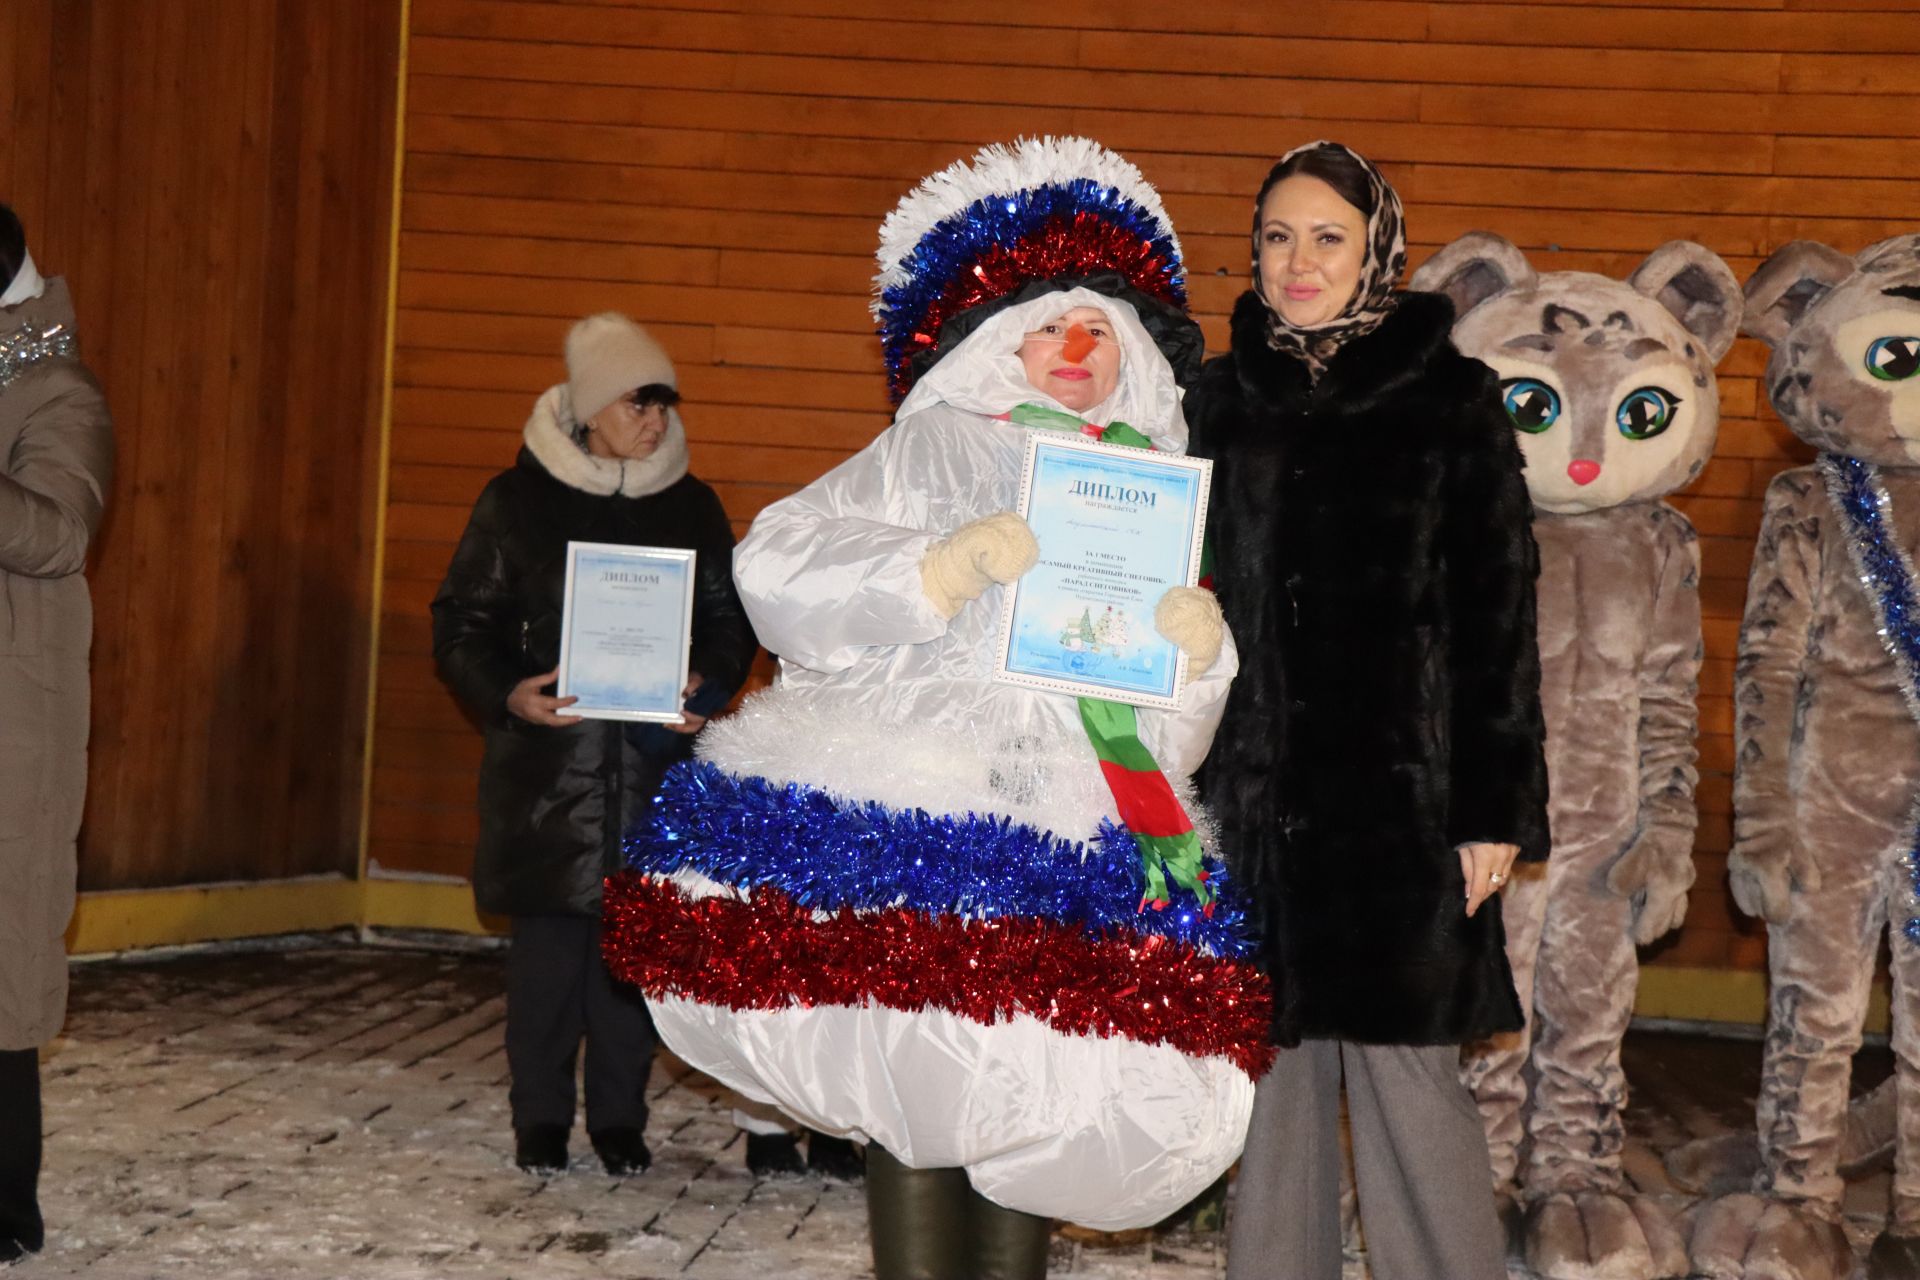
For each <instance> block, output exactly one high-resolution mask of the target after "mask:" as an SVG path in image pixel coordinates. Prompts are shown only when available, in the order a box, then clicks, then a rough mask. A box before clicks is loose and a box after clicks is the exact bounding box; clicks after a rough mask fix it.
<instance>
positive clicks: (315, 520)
mask: <svg viewBox="0 0 1920 1280" xmlns="http://www.w3.org/2000/svg"><path fill="white" fill-rule="evenodd" d="M399 26H400V21H399V6H398V4H397V3H396V0H328V3H324V4H321V3H279V4H264V3H259V2H258V0H164V2H156V0H5V2H4V3H0V116H4V118H5V119H6V120H7V122H8V125H7V127H6V128H4V129H0V198H4V199H6V200H7V201H9V202H10V203H12V204H13V205H14V206H15V207H16V208H17V209H18V211H19V213H20V215H21V217H22V219H23V220H24V222H25V223H26V226H27V230H28V235H29V243H30V245H31V247H32V249H33V252H34V255H35V257H36V258H37V259H38V261H39V262H40V264H41V266H42V267H43V268H44V269H45V271H46V272H47V273H48V274H56V273H58V274H64V275H66V276H67V277H68V280H69V282H70V284H71V285H72V288H73V292H74V298H75V303H76V307H77V310H78V313H79V328H80V334H81V342H82V348H83V352H84V354H85V355H86V358H87V360H88V362H89V363H90V364H91V365H92V366H93V368H94V369H95V371H96V372H97V373H98V374H99V376H100V378H101V380H102V381H103V382H104V384H105V386H106V389H107V395H108V398H109V401H110V403H111V405H112V408H113V413H114V417H115V420H116V424H117V430H118V443H119V468H118V472H117V474H116V476H115V478H114V486H113V491H112V495H111V505H110V509H109V515H108V520H107V524H106V527H105V530H104V532H103V535H102V537H101V539H100V541H99V542H98V544H97V545H96V554H95V558H94V568H93V572H92V582H93V599H94V605H95V612H96V640H95V647H94V659H93V672H94V694H95V697H94V716H93V754H92V769H91V779H90V789H89V795H88V803H87V811H86V826H85V830H84V834H83V847H82V858H81V877H82V884H83V887H85V888H90V889H101V888H124V887H133V886H145V885H162V884H178V883H184V882H193V881H207V880H221V879H229V878H237V879H257V878H268V877H275V876H287V875H296V874H302V873H308V872H321V871H345V872H349V873H351V872H352V871H353V870H354V868H355V866H356V860H357V853H358V849H357V844H358V834H359V808H360V796H361V774H362V761H363V757H364V740H365V714H366V689H367V684H368V675H367V666H368V662H367V659H368V657H369V653H370V642H371V609H370V606H369V603H368V602H369V598H370V595H371V585H372V583H371V578H372V556H371V550H372V537H371V530H372V524H373V518H374V516H375V514H376V504H375V502H374V494H375V493H376V491H377V488H376V484H377V479H378V465H377V453H376V452H375V446H376V445H377V442H378V430H377V424H378V412H379V404H380V394H381V389H382V380H381V362H382V357H383V355H384V329H383V325H384V319H385V300H386V283H387V277H386V268H387V262H388V244H389V239H390V237H389V218H388V210H389V207H390V203H391V193H392V188H393V178H392V152H393V142H392V138H393V124H394V120H393V112H394V94H395V89H396V86H397V75H398V71H397V68H398V53H399V45H400V39H399V37H400V30H399ZM0 713H3V712H0Z"/></svg>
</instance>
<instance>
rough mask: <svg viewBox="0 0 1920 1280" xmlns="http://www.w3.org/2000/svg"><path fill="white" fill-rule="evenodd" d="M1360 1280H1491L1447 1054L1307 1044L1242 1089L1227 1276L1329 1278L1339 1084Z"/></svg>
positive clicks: (1483, 1168) (1498, 1268)
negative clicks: (1243, 1134)
mask: <svg viewBox="0 0 1920 1280" xmlns="http://www.w3.org/2000/svg"><path fill="white" fill-rule="evenodd" d="M1343 1066H1344V1067H1345V1072H1346V1083H1347V1117H1348V1121H1349V1124H1350V1126H1351V1128H1352V1131H1353V1165H1354V1183H1355V1187H1356V1189H1357V1190H1358V1192H1359V1195H1360V1221H1361V1227H1362V1229H1363V1230H1364V1231H1365V1233H1366V1240H1367V1263H1368V1266H1369V1269H1370V1270H1371V1272H1372V1274H1373V1280H1505V1276H1506V1274H1507V1269H1506V1260H1505V1248H1504V1244H1503V1241H1502V1239H1501V1229H1500V1225H1499V1221H1498V1219H1497V1217H1496V1215H1495V1211H1494V1204H1493V1189H1492V1188H1493V1175H1492V1166H1491V1164H1490V1163H1489V1161H1488V1158H1487V1136H1486V1131H1485V1130H1484V1129H1483V1128H1482V1127H1481V1123H1480V1112H1479V1111H1478V1109H1476V1108H1475V1106H1474V1104H1473V1097H1472V1095H1471V1094H1469V1093H1468V1092H1467V1089H1466V1086H1465V1085H1464V1084H1462V1083H1461V1081H1460V1049H1459V1047H1458V1046H1457V1045H1431V1046H1407V1045H1370V1044H1352V1043H1348V1042H1345V1041H1337V1040H1309V1041H1307V1042H1306V1043H1304V1044H1302V1045H1301V1046H1300V1047H1299V1048H1297V1049H1282V1050H1281V1051H1280V1055H1279V1057H1277V1058H1275V1059H1274V1063H1273V1069H1272V1070H1271V1071H1269V1072H1268V1073H1267V1074H1266V1076H1265V1077H1264V1078H1263V1079H1262V1080H1261V1081H1260V1083H1259V1085H1258V1086H1257V1087H1256V1088H1255V1090H1254V1098H1253V1120H1252V1123H1251V1125H1250V1126H1249V1127H1248V1130H1247V1150H1246V1154H1245V1155H1243V1156H1242V1157H1241V1158H1240V1178H1239V1189H1238V1191H1237V1192H1236V1194H1235V1197H1234V1212H1233V1222H1232V1225H1231V1228H1230V1234H1229V1236H1228V1240H1227V1280H1340V1166H1341V1155H1340V1077H1341V1068H1342V1067H1343Z"/></svg>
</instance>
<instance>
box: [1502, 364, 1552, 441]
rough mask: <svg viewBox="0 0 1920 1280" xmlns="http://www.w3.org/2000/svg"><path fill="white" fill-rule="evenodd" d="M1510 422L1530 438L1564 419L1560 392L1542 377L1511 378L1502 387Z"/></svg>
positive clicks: (1503, 399)
mask: <svg viewBox="0 0 1920 1280" xmlns="http://www.w3.org/2000/svg"><path fill="white" fill-rule="evenodd" d="M1500 391H1501V396H1502V401H1503V403H1505V405H1506V407H1507V419H1508V421H1510V422H1512V423H1513V425H1514V426H1515V427H1516V428H1517V429H1519V430H1521V431H1525V432H1527V433H1528V434H1530V435H1539V434H1540V433H1541V432H1542V431H1545V430H1546V429H1547V428H1548V427H1551V426H1552V425H1553V424H1554V423H1556V422H1558V421H1559V420H1560V393H1559V392H1557V391H1555V390H1554V389H1553V388H1552V387H1550V386H1548V385H1547V384H1546V383H1544V382H1542V381H1540V379H1538V378H1508V379H1507V380H1506V381H1505V382H1503V383H1501V384H1500Z"/></svg>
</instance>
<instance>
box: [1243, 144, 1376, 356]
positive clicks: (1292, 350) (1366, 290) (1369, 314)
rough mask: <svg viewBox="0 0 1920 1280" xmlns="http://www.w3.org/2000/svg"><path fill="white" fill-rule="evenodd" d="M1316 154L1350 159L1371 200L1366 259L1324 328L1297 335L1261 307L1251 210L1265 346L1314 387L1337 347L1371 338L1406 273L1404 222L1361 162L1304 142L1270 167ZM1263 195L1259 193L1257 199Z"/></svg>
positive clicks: (1256, 235) (1258, 286)
mask: <svg viewBox="0 0 1920 1280" xmlns="http://www.w3.org/2000/svg"><path fill="white" fill-rule="evenodd" d="M1320 150H1326V151H1334V152H1339V153H1340V154H1342V155H1345V156H1348V157H1350V158H1352V159H1353V160H1354V162H1356V163H1357V164H1358V165H1359V166H1360V167H1361V169H1363V170H1364V171H1365V172H1366V175H1367V188H1368V190H1369V191H1370V192H1371V193H1372V196H1373V200H1372V204H1373V212H1372V213H1370V214H1368V215H1367V256H1366V259H1365V261H1363V262H1362V263H1361V264H1360V278H1359V280H1358V281H1356V282H1355V284H1354V287H1353V296H1352V297H1351V298H1349V299H1347V305H1346V306H1345V307H1343V308H1341V310H1340V314H1339V315H1336V316H1335V317H1334V318H1333V319H1331V320H1329V321H1327V322H1326V323H1325V324H1320V325H1315V326H1314V327H1313V328H1311V329H1303V328H1300V327H1298V326H1296V325H1291V324H1288V323H1287V322H1286V321H1285V320H1283V319H1282V318H1281V317H1280V312H1279V310H1278V309H1276V308H1275V307H1274V305H1273V304H1272V303H1271V302H1267V287H1266V282H1265V281H1264V280H1262V279H1261V278H1260V201H1259V200H1256V201H1255V202H1254V206H1253V288H1254V291H1255V292H1256V293H1258V294H1259V295H1260V300H1261V301H1262V302H1267V345H1268V346H1270V347H1272V348H1273V349H1274V350H1275V351H1279V352H1283V353H1285V354H1287V355H1290V356H1293V357H1294V358H1295V359H1297V360H1299V361H1300V362H1301V363H1302V364H1304V365H1306V366H1307V373H1308V376H1309V377H1311V378H1312V379H1313V380H1314V381H1316V382H1317V381H1318V380H1319V378H1320V375H1321V374H1322V373H1323V372H1325V370H1326V367H1327V362H1328V361H1329V360H1331V359H1333V357H1334V354H1335V353H1336V352H1338V351H1339V350H1340V348H1341V347H1342V346H1344V345H1345V344H1347V343H1348V342H1351V341H1352V340H1353V339H1355V338H1358V337H1360V336H1361V335H1363V334H1368V333H1372V332H1373V331H1374V330H1375V329H1378V328H1379V327H1380V325H1381V322H1383V321H1384V320H1385V319H1386V318H1387V317H1388V316H1390V315H1392V314H1393V310H1394V308H1395V307H1397V306H1398V305H1399V304H1400V295H1399V294H1397V293H1395V292H1394V286H1395V285H1397V284H1399V283H1400V275H1401V273H1402V272H1404V271H1405V270H1406V268H1407V230H1406V218H1405V215H1404V213H1403V212H1402V210H1401V208H1400V196H1399V194H1398V193H1397V192H1395V191H1394V189H1393V188H1392V187H1391V186H1389V185H1388V184H1387V180H1386V179H1385V178H1383V177H1381V176H1380V171H1379V170H1378V169H1376V168H1374V167H1373V165H1372V164H1370V163H1368V161H1367V160H1366V158H1365V157H1363V156H1361V155H1360V154H1359V153H1357V152H1355V151H1353V150H1352V149H1350V148H1348V147H1343V146H1341V145H1340V144H1339V143H1337V142H1324V141H1323V142H1309V143H1308V144H1307V145H1306V146H1304V147H1295V148H1294V149H1293V150H1292V151H1289V152H1287V154H1286V155H1284V156H1282V157H1280V160H1279V163H1278V164H1276V165H1275V166H1274V167H1275V168H1278V167H1279V166H1280V165H1284V164H1285V163H1286V162H1287V161H1289V160H1291V159H1293V158H1294V157H1295V156H1297V155H1300V154H1301V153H1303V152H1307V151H1320ZM1269 181H1271V179H1269ZM1265 195H1266V192H1265V191H1262V192H1261V196H1262V197H1264V196H1265Z"/></svg>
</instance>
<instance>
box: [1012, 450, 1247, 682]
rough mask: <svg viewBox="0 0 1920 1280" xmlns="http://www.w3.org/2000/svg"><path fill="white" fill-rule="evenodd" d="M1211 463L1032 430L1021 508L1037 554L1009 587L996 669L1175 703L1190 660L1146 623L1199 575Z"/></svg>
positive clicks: (1023, 678)
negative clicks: (1163, 600)
mask: <svg viewBox="0 0 1920 1280" xmlns="http://www.w3.org/2000/svg"><path fill="white" fill-rule="evenodd" d="M1212 478H1213V464H1212V463H1211V462H1208V461H1206V460H1205V459H1202V458H1183V457H1179V456H1177V455H1174V454H1165V453H1153V452H1151V451H1149V450H1146V449H1132V448H1127V447H1125V446H1123V445H1113V444H1100V443H1098V442H1096V441H1093V440H1088V439H1086V438H1084V437H1081V436H1072V435H1066V434H1064V433H1060V434H1055V433H1050V432H1049V433H1042V432H1034V433H1032V434H1030V435H1029V436H1028V437H1027V453H1026V461H1025V465H1024V467H1023V468H1022V473H1021V478H1020V514H1021V515H1023V516H1025V517H1026V520H1027V524H1028V525H1029V526H1030V527H1031V528H1032V529H1033V536H1034V538H1035V540H1036V541H1037V542H1038V543H1039V544H1040V561H1039V563H1038V564H1036V565H1035V566H1034V567H1033V568H1032V569H1031V570H1030V571H1028V573H1027V574H1026V575H1025V576H1024V577H1022V578H1021V579H1020V580H1019V581H1018V582H1016V583H1015V584H1014V585H1013V587H1012V588H1011V589H1010V590H1008V591H1007V593H1006V602H1005V606H1004V610H1003V612H1002V615H1001V623H1000V661H999V668H998V670H997V671H996V672H995V673H994V675H995V678H996V679H999V680H1006V681H1010V682H1012V683H1014V684H1023V685H1029V686H1032V687H1035V688H1041V689H1049V690H1052V691H1054V692H1057V693H1070V694H1077V695H1086V696H1090V697H1095V698H1108V699H1111V700H1112V701H1115V702H1127V703H1132V704H1133V705H1135V706H1141V707H1161V708H1167V707H1173V706H1175V705H1177V703H1178V700H1179V697H1180V689H1181V686H1182V685H1183V684H1184V683H1185V682H1186V678H1187V660H1186V657H1185V655H1183V654H1182V653H1181V652H1180V650H1179V648H1178V647H1177V646H1176V645H1175V644H1174V643H1173V642H1172V641H1170V640H1165V639H1162V638H1161V636H1160V633H1159V632H1158V631H1156V630H1155V629H1154V625H1153V610H1154V606H1155V605H1157V604H1158V603H1159V602H1160V597H1161V595H1162V594H1163V593H1165V591H1166V590H1167V588H1169V587H1178V586H1192V585H1194V584H1195V583H1196V582H1197V581H1198V580H1199V574H1200V544H1201V539H1202V536H1203V535H1204V532H1205V529H1206V518H1207V492H1208V487H1209V485H1210V484H1211V482H1212Z"/></svg>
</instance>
